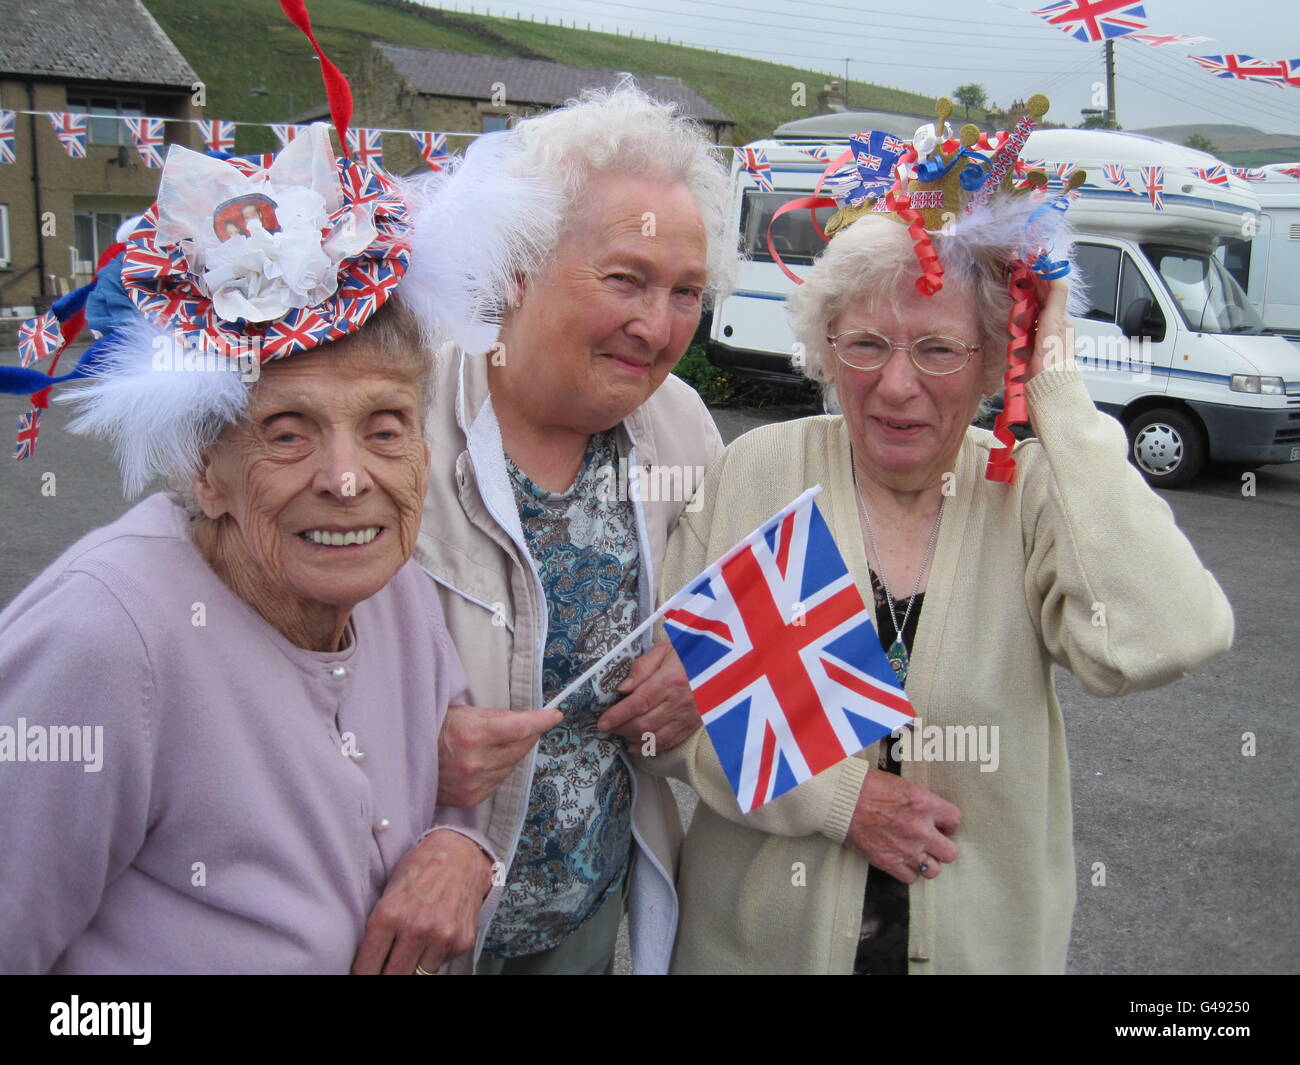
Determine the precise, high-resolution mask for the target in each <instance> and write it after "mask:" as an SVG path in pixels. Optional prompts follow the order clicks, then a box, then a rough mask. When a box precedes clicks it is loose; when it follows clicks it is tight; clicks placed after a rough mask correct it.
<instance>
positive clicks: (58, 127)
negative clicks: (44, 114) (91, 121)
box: [49, 111, 86, 159]
mask: <svg viewBox="0 0 1300 1065" xmlns="http://www.w3.org/2000/svg"><path fill="white" fill-rule="evenodd" d="M49 117H50V125H51V126H53V127H54V135H55V136H56V137H58V138H59V143H60V144H62V145H63V150H64V151H65V152H67V153H68V154H69V155H70V156H72V158H73V159H84V158H86V116H85V115H83V114H78V113H77V112H75V111H51V112H49Z"/></svg>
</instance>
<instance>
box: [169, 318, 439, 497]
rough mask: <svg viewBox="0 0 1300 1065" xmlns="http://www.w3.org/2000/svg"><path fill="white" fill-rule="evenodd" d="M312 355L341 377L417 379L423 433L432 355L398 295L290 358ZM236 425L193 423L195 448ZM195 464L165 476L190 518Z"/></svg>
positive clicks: (270, 367) (297, 360) (251, 388)
mask: <svg viewBox="0 0 1300 1065" xmlns="http://www.w3.org/2000/svg"><path fill="white" fill-rule="evenodd" d="M313 358H331V359H339V361H338V364H337V366H336V367H335V368H334V369H333V370H332V371H331V372H332V373H333V374H334V375H335V376H336V377H338V378H339V379H341V380H346V379H347V377H348V375H349V374H352V373H356V372H358V371H367V372H370V371H378V372H379V373H384V374H390V375H391V376H393V377H397V378H401V379H403V380H406V381H410V382H412V383H413V384H415V386H416V388H417V389H418V391H419V396H420V406H419V409H418V411H417V417H418V418H419V422H420V433H421V435H425V423H426V422H427V421H428V415H429V412H430V410H431V409H432V406H433V399H434V386H433V380H434V354H433V351H432V350H431V349H430V348H429V347H428V346H427V345H425V344H424V343H423V341H422V339H421V333H420V323H419V322H418V321H417V320H416V317H415V315H414V314H413V313H412V312H411V310H410V309H409V308H408V307H407V306H406V305H405V304H403V303H402V301H401V296H400V295H399V296H397V297H395V298H394V299H390V300H389V301H388V302H387V303H385V304H384V305H383V306H382V307H380V308H379V309H378V310H377V311H375V313H374V314H372V315H371V316H370V318H368V319H367V320H366V323H365V325H363V326H362V327H361V328H360V329H358V330H357V331H356V332H355V333H350V334H348V335H347V336H345V337H342V338H340V339H338V340H335V341H333V342H331V343H329V344H324V345H321V346H319V347H316V348H313V349H312V350H310V351H306V352H303V353H302V354H300V355H295V356H293V357H292V361H293V362H294V364H295V365H298V364H301V363H302V361H303V360H306V359H313ZM279 361H280V362H284V361H287V360H279ZM276 368H277V363H276V362H270V363H267V364H266V365H264V366H263V367H262V374H266V373H272V374H273V373H275V372H276ZM259 380H260V377H259ZM245 387H246V389H247V396H248V401H251V399H252V396H253V393H254V392H255V391H256V389H257V382H251V383H249V384H247V385H246V386H245ZM247 410H248V402H246V403H245V404H244V416H245V417H246V416H247ZM234 424H236V422H235V421H230V420H228V421H224V422H223V421H215V420H213V419H207V420H206V421H205V422H204V424H202V425H200V426H196V427H195V434H196V437H197V438H198V450H199V452H200V453H201V452H203V451H206V450H208V449H209V448H212V447H215V446H216V445H217V443H218V442H219V441H220V439H221V435H222V434H223V433H224V432H225V431H226V429H227V428H229V427H230V426H231V425H234ZM199 468H200V467H199V466H198V465H190V464H186V466H185V468H180V467H177V468H173V469H172V470H171V471H169V472H168V474H167V476H166V484H167V488H168V490H169V491H171V492H172V493H174V494H175V495H176V496H178V497H179V499H180V502H181V504H182V505H183V506H184V507H185V509H186V510H187V511H188V513H189V515H190V517H191V519H195V518H198V517H199V516H200V515H201V513H202V512H201V510H200V509H199V505H198V499H197V498H196V497H195V494H194V486H193V479H194V477H195V476H196V475H197V474H198V472H199Z"/></svg>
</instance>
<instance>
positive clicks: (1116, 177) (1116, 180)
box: [1101, 163, 1142, 196]
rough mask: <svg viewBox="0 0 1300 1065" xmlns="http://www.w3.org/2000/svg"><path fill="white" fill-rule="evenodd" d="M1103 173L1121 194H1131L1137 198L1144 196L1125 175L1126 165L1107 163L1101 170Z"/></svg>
mask: <svg viewBox="0 0 1300 1065" xmlns="http://www.w3.org/2000/svg"><path fill="white" fill-rule="evenodd" d="M1101 172H1102V174H1104V175H1105V177H1106V180H1107V181H1109V182H1110V183H1111V184H1112V185H1114V186H1115V187H1116V188H1117V189H1119V190H1120V191H1121V192H1131V193H1133V195H1135V196H1141V195H1142V193H1140V192H1138V190H1137V189H1135V188H1134V187H1133V185H1132V183H1131V182H1130V181H1129V179H1128V177H1127V175H1125V173H1124V165H1123V164H1122V163H1107V164H1106V165H1105V166H1103V167H1102V168H1101Z"/></svg>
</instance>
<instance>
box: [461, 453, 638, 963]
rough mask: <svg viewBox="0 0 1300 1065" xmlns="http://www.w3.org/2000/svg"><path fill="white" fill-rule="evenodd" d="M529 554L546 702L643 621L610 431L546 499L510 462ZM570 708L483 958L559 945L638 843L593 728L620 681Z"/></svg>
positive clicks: (622, 778) (545, 741)
mask: <svg viewBox="0 0 1300 1065" xmlns="http://www.w3.org/2000/svg"><path fill="white" fill-rule="evenodd" d="M506 461H507V465H508V467H509V470H510V479H511V483H512V485H513V486H514V490H515V501H516V502H517V503H518V505H519V517H520V521H521V522H522V524H523V529H524V537H525V539H526V541H527V543H528V550H529V552H530V553H531V554H532V557H533V561H534V562H535V563H536V565H537V569H538V572H539V573H540V574H541V578H542V586H543V588H544V589H545V592H546V606H547V630H546V650H545V656H544V658H543V663H542V686H543V691H544V693H545V696H546V699H547V700H548V701H549V700H550V699H552V698H554V697H555V696H556V695H558V694H559V693H560V691H561V690H563V689H564V688H565V687H566V686H567V685H568V684H569V683H570V682H571V681H572V680H574V679H575V678H576V677H578V676H579V675H580V674H581V673H582V672H583V671H584V670H586V669H588V668H589V667H590V666H591V664H592V663H593V662H595V661H597V660H598V659H600V658H601V657H602V656H603V655H604V654H605V653H606V652H607V651H609V650H611V649H612V648H613V647H614V645H615V644H616V643H618V641H619V640H621V639H622V638H623V637H624V636H626V635H627V634H628V633H629V632H631V631H632V629H633V628H634V627H635V626H636V623H637V614H638V608H637V580H638V576H639V572H640V561H641V560H640V550H639V546H638V543H637V530H636V515H635V512H634V510H633V507H632V504H631V503H630V502H629V501H627V500H626V499H624V500H618V499H614V498H611V497H612V496H613V495H614V494H615V493H613V492H611V491H610V487H611V485H612V483H613V480H614V479H613V478H612V477H611V476H610V471H611V470H614V469H617V468H618V446H617V443H616V441H615V438H614V433H613V431H612V430H611V431H609V432H605V433H599V434H597V435H596V436H594V437H592V439H591V443H590V445H589V446H588V449H587V454H586V456H585V458H584V459H583V464H582V468H581V469H580V470H579V471H578V476H577V478H576V479H575V480H574V482H573V485H572V486H571V487H570V488H569V489H568V491H566V492H559V493H555V492H547V491H545V490H544V489H542V488H539V487H538V486H537V485H535V484H534V483H533V482H532V481H531V480H530V479H529V478H528V477H527V475H525V474H524V473H523V472H522V471H521V470H520V469H519V468H518V467H517V466H515V465H514V463H513V462H510V461H509V458H507V460H506ZM597 679H598V681H599V682H600V685H599V688H597V687H596V686H594V685H593V684H592V682H588V683H587V684H586V685H584V686H583V688H581V689H580V690H579V691H578V692H576V693H575V694H574V695H572V696H570V697H569V698H568V699H566V700H565V706H564V709H565V720H564V721H563V722H561V723H560V724H559V725H557V726H556V727H555V728H553V729H551V730H550V731H549V732H544V733H543V734H542V737H541V740H540V741H539V745H538V750H537V761H536V768H535V770H534V773H533V786H532V793H531V795H530V796H529V800H528V813H527V816H526V817H525V820H524V827H523V832H522V834H521V835H520V837H519V846H518V849H517V850H516V852H515V857H514V862H513V864H512V865H511V867H510V875H509V877H508V878H507V881H506V888H505V892H504V894H503V896H502V900H501V905H500V907H499V908H498V910H497V912H496V916H495V917H494V918H493V921H492V927H491V928H490V929H489V931H488V937H487V942H486V944H485V947H484V950H485V952H486V953H487V954H489V955H492V956H494V957H503V958H518V957H523V956H525V955H529V954H537V953H540V952H541V951H544V950H550V949H551V948H552V947H555V946H558V945H559V944H560V943H562V942H563V941H564V940H565V939H566V938H567V937H568V936H569V935H570V934H571V933H572V932H573V931H574V929H576V928H577V927H578V926H579V925H581V924H582V923H583V922H584V921H585V920H587V919H588V918H589V917H591V916H592V915H593V914H594V913H595V912H596V911H597V910H598V909H599V908H600V905H601V903H602V902H603V901H604V900H605V899H606V897H607V896H608V895H609V894H610V893H611V892H614V891H617V890H619V886H620V884H621V883H622V880H623V873H624V871H625V869H626V867H627V862H628V858H629V856H630V853H631V842H632V801H631V799H632V796H631V780H630V777H629V773H628V769H627V765H626V763H625V762H624V761H623V747H622V742H621V741H620V740H619V739H618V738H617V737H614V736H607V735H605V734H604V733H601V732H599V731H598V730H597V729H596V719H597V718H598V717H599V716H600V714H601V713H602V712H603V711H604V710H605V709H606V708H608V707H609V706H612V705H613V704H614V703H615V702H617V701H618V699H619V698H620V696H618V695H617V694H615V693H614V692H613V688H615V687H616V686H617V685H618V683H619V680H621V676H615V677H610V678H606V677H600V678H597Z"/></svg>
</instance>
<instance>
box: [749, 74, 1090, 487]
mask: <svg viewBox="0 0 1300 1065" xmlns="http://www.w3.org/2000/svg"><path fill="white" fill-rule="evenodd" d="M1048 107H1049V102H1048V99H1047V97H1046V96H1041V95H1035V96H1031V97H1030V98H1029V100H1028V103H1027V106H1026V110H1025V114H1024V115H1023V117H1022V118H1021V119H1020V121H1019V122H1018V123H1017V124H1016V126H1015V128H1014V129H1012V130H1010V131H1005V130H1004V131H999V132H996V133H987V132H981V131H980V130H979V129H978V127H976V126H973V125H969V124H968V125H966V126H963V127H962V129H961V131H960V132H959V133H958V134H957V136H955V137H954V136H953V135H952V133H951V131H950V130H949V128H948V123H947V120H948V117H949V116H950V115H951V114H952V109H953V108H952V101H951V100H948V99H941V100H939V101H938V103H937V105H936V108H935V120H934V123H933V124H932V125H931V124H928V123H927V124H926V125H923V126H922V127H921V128H920V129H918V130H917V131H916V134H915V136H914V137H913V138H912V141H911V143H908V142H907V141H906V140H904V139H903V138H901V137H896V136H894V135H892V134H889V133H884V132H881V131H879V130H873V131H871V132H867V133H860V134H858V135H856V136H854V137H852V138H850V141H849V149H848V151H846V152H844V153H842V154H841V155H840V156H839V157H838V158H836V159H833V160H832V161H831V162H830V163H828V165H827V167H826V170H825V172H824V173H823V174H822V177H821V180H820V181H819V182H818V184H817V188H816V190H815V191H814V193H813V195H812V196H810V197H805V198H803V199H799V200H795V201H792V202H791V203H787V204H784V205H783V206H782V207H780V208H778V210H777V211H776V213H775V214H774V215H773V221H775V220H776V218H777V217H779V216H780V215H782V214H784V213H785V212H786V211H789V210H800V209H808V210H810V211H812V212H814V214H813V222H814V226H816V224H817V223H816V215H815V211H816V209H817V208H818V207H830V206H834V207H836V208H838V210H836V212H835V213H834V214H833V215H832V216H831V218H830V220H829V221H828V222H827V224H826V229H825V233H824V236H825V238H826V239H827V240H831V239H833V238H834V236H835V235H836V234H837V233H842V232H843V231H844V230H845V229H847V228H848V227H849V226H851V225H853V223H855V222H856V221H858V220H859V219H860V218H863V217H864V216H867V215H872V214H879V215H882V216H883V217H886V218H889V219H892V220H893V221H895V222H898V223H901V224H902V225H904V226H906V227H907V230H908V233H909V234H910V236H911V239H912V245H913V249H914V250H915V253H916V258H917V262H918V264H919V265H920V276H918V277H917V279H916V287H917V290H918V291H919V292H920V293H921V294H922V295H923V296H933V295H934V294H935V293H937V292H938V291H940V289H942V288H943V285H944V276H945V274H946V273H951V274H955V276H956V279H957V281H958V283H959V284H963V283H964V282H966V281H968V280H969V277H970V274H971V271H972V270H974V269H976V265H977V264H979V263H983V262H988V261H996V262H1002V263H1005V264H1007V286H1008V289H1009V291H1010V294H1011V297H1012V309H1011V313H1010V319H1009V321H1008V327H1009V332H1010V336H1011V341H1010V343H1009V344H1008V347H1007V368H1006V372H1005V375H1004V377H1003V393H1004V398H1003V408H1002V412H1001V413H1000V414H999V415H998V418H997V422H996V424H995V426H994V435H995V437H996V438H997V440H998V442H999V443H1000V444H1001V445H1002V447H1000V448H994V449H992V450H991V451H990V457H989V464H988V469H987V471H986V476H987V477H988V479H989V480H994V481H1003V482H1007V483H1010V482H1011V481H1012V480H1014V477H1015V460H1014V459H1013V458H1012V457H1011V451H1012V447H1013V446H1014V444H1015V436H1014V434H1013V433H1012V431H1011V426H1012V425H1015V424H1020V423H1024V422H1027V421H1028V420H1029V411H1028V405H1027V402H1026V399H1025V384H1026V371H1027V365H1028V358H1029V356H1030V355H1031V354H1032V351H1031V348H1032V340H1033V336H1034V327H1035V323H1036V321H1037V315H1038V307H1039V303H1038V291H1039V283H1038V280H1037V279H1039V278H1041V279H1043V280H1047V281H1050V280H1054V279H1056V278H1061V277H1065V276H1066V275H1067V274H1069V272H1070V256H1069V252H1068V247H1067V248H1066V250H1065V251H1064V252H1063V253H1058V252H1057V251H1055V245H1056V244H1057V243H1061V244H1067V245H1068V227H1067V226H1066V224H1065V222H1064V212H1065V209H1066V207H1067V206H1068V205H1069V201H1070V197H1071V195H1072V194H1073V193H1074V192H1075V191H1076V190H1077V189H1078V188H1079V187H1080V186H1081V185H1083V183H1084V182H1085V181H1086V179H1087V174H1086V173H1085V172H1084V171H1082V170H1077V169H1073V168H1071V169H1070V170H1069V171H1068V172H1067V171H1061V172H1059V173H1058V178H1059V180H1060V183H1061V186H1062V189H1061V192H1060V193H1059V195H1055V196H1053V195H1050V194H1049V192H1048V178H1047V175H1046V174H1045V172H1044V171H1042V170H1040V169H1031V168H1030V167H1029V166H1028V164H1026V163H1024V162H1023V161H1022V160H1021V158H1020V152H1021V150H1022V149H1023V148H1024V146H1025V142H1026V140H1027V139H1028V138H1029V134H1030V133H1031V132H1033V130H1034V128H1035V126H1036V125H1037V123H1038V120H1039V119H1040V118H1042V116H1043V115H1044V114H1046V113H1047V109H1048ZM823 188H825V189H826V190H827V195H823V194H822V190H823ZM771 232H772V231H771V227H770V226H769V229H768V250H769V252H770V253H771V255H772V258H773V260H774V261H776V262H777V263H778V264H780V265H781V267H782V269H783V270H785V273H786V275H787V276H788V277H790V278H791V279H792V280H793V281H794V282H795V283H796V284H799V283H800V282H801V279H800V278H798V277H797V276H795V275H794V273H793V272H791V271H790V270H788V269H786V267H785V266H784V264H783V263H781V261H780V256H779V255H778V254H777V251H776V249H775V247H774V246H773V242H772V237H771ZM936 242H937V244H936ZM940 249H941V250H942V255H941V254H940Z"/></svg>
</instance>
